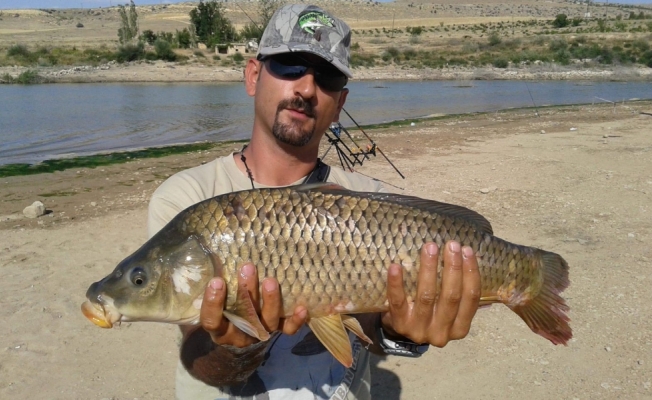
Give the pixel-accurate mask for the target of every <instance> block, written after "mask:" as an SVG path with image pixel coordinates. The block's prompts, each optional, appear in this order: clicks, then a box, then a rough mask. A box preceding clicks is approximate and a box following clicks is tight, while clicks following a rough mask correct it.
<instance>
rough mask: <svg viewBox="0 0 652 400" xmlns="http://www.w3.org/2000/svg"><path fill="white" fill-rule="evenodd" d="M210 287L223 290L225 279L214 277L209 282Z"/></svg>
mask: <svg viewBox="0 0 652 400" xmlns="http://www.w3.org/2000/svg"><path fill="white" fill-rule="evenodd" d="M209 285H210V287H211V288H212V289H214V290H222V289H223V288H224V281H222V280H221V279H219V278H218V279H212V280H211V281H210V283H209Z"/></svg>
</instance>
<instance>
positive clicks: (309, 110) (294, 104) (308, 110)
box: [276, 97, 315, 118]
mask: <svg viewBox="0 0 652 400" xmlns="http://www.w3.org/2000/svg"><path fill="white" fill-rule="evenodd" d="M288 108H291V109H293V110H297V111H300V112H302V113H304V114H306V115H307V116H309V117H311V118H315V110H314V108H313V106H312V104H310V102H308V101H306V100H304V99H303V98H301V97H295V98H292V99H284V100H281V102H280V103H278V107H277V110H276V113H277V114H278V113H279V112H281V111H282V110H285V109H288Z"/></svg>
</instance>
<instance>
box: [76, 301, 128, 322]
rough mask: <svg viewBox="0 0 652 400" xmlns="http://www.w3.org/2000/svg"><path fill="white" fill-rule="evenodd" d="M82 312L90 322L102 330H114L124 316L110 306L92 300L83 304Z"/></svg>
mask: <svg viewBox="0 0 652 400" xmlns="http://www.w3.org/2000/svg"><path fill="white" fill-rule="evenodd" d="M81 311H82V313H83V314H84V316H85V317H86V318H87V319H88V320H89V321H91V322H92V323H94V324H95V325H97V326H99V327H100V328H106V329H110V328H113V325H114V324H115V323H116V322H118V321H120V320H121V318H122V315H121V314H120V313H118V312H117V311H116V310H115V309H114V308H113V307H111V306H110V305H104V304H100V303H96V302H92V301H90V300H86V301H85V302H84V303H82V305H81Z"/></svg>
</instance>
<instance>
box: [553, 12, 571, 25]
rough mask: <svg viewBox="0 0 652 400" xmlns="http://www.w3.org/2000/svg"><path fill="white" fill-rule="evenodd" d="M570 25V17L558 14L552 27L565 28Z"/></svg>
mask: <svg viewBox="0 0 652 400" xmlns="http://www.w3.org/2000/svg"><path fill="white" fill-rule="evenodd" d="M568 24H569V22H568V16H566V14H557V17H556V18H555V20H554V21H552V26H554V27H555V28H565V27H567V26H568Z"/></svg>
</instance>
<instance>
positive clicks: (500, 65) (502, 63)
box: [492, 57, 509, 68]
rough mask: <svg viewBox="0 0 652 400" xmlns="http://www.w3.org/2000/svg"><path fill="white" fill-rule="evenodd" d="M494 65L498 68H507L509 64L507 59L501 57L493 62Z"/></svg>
mask: <svg viewBox="0 0 652 400" xmlns="http://www.w3.org/2000/svg"><path fill="white" fill-rule="evenodd" d="M492 65H493V66H494V67H496V68H507V66H508V65H509V62H508V61H507V59H505V58H502V57H499V58H496V59H494V60H493V62H492Z"/></svg>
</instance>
